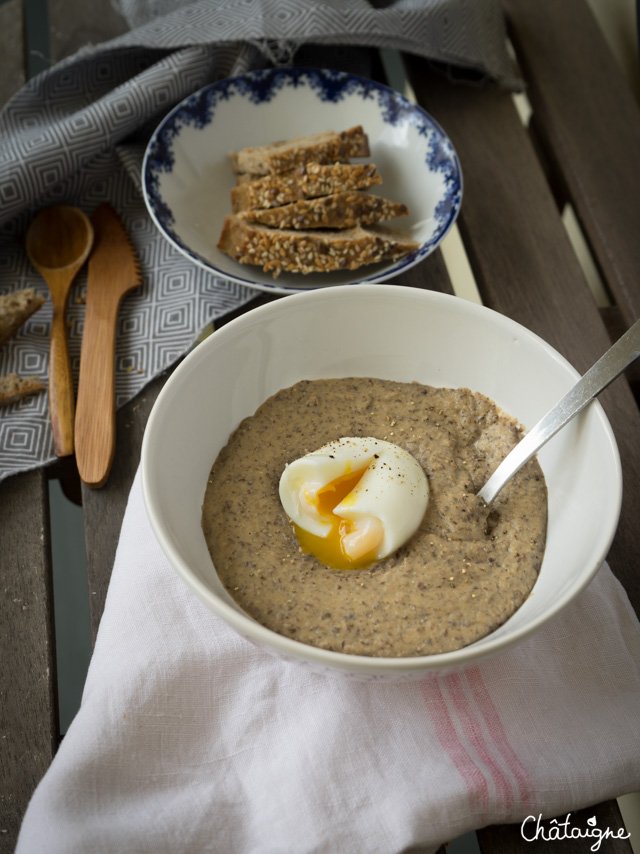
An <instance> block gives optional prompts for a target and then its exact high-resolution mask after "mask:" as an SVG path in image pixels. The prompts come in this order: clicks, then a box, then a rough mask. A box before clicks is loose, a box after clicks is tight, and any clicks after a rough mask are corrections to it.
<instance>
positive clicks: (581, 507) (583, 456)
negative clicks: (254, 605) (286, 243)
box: [141, 285, 621, 679]
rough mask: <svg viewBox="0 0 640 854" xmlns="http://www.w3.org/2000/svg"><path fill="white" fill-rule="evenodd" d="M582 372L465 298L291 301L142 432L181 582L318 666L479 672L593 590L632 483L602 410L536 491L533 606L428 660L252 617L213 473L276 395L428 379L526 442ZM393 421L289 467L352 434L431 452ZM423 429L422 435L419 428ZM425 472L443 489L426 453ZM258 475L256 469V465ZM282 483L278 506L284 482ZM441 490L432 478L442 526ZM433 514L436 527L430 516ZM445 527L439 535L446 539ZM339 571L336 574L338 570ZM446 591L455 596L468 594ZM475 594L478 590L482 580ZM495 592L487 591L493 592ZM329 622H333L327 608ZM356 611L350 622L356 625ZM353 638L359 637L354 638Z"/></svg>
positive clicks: (557, 449)
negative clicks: (473, 402)
mask: <svg viewBox="0 0 640 854" xmlns="http://www.w3.org/2000/svg"><path fill="white" fill-rule="evenodd" d="M576 377H577V374H576V371H575V370H574V369H573V368H572V367H571V366H570V365H569V364H568V363H567V362H566V361H565V360H564V359H563V358H562V357H561V356H560V355H559V354H558V353H557V352H556V351H555V350H553V348H551V347H550V346H549V345H548V344H546V343H545V342H544V341H542V340H541V339H540V338H538V337H537V336H535V335H534V334H532V333H531V332H529V331H528V330H526V329H524V328H523V327H522V326H520V325H518V324H516V323H514V322H513V321H510V320H509V319H507V318H505V317H503V316H501V315H499V314H497V313H495V312H492V311H490V310H488V309H485V308H482V307H480V306H477V305H474V304H472V303H469V302H466V301H464V300H461V299H458V298H455V297H451V296H446V295H442V294H437V293H431V292H427V291H421V290H418V289H414V288H404V287H401V286H390V285H361V286H357V287H349V286H345V287H336V288H329V289H322V290H318V291H313V292H310V293H305V294H300V295H298V294H296V295H292V296H287V297H286V298H284V299H281V300H279V301H278V302H276V303H272V304H270V305H267V306H264V307H262V308H259V309H256V310H254V311H252V312H249V313H248V314H246V315H244V316H242V317H241V318H239V319H237V320H234V321H232V322H231V323H229V324H227V325H226V326H224V327H222V328H221V329H220V330H219V331H217V332H215V333H214V334H213V335H211V336H210V337H209V338H208V339H207V340H206V341H204V342H203V343H202V344H200V345H199V346H198V347H197V348H196V349H195V350H194V351H193V352H192V353H191V354H190V355H189V356H188V357H187V358H186V359H185V360H184V361H183V363H182V364H181V365H180V366H179V367H178V368H177V370H176V371H175V372H174V374H173V375H172V377H171V378H170V379H169V381H168V382H167V384H166V386H165V388H164V389H163V391H162V392H161V394H160V396H159V397H158V400H157V401H156V404H155V406H154V409H153V411H152V413H151V416H150V419H149V423H148V426H147V430H146V433H145V437H144V442H143V452H142V466H141V468H142V484H143V492H144V497H145V503H146V507H147V510H148V513H149V518H150V521H151V524H152V526H153V529H154V531H155V533H156V536H157V537H158V540H159V543H160V545H161V546H162V548H163V550H164V552H165V554H166V556H167V558H168V560H169V562H170V563H171V564H172V566H173V567H174V568H175V570H176V571H177V573H178V574H179V576H180V577H181V578H182V579H183V581H184V582H185V583H186V584H187V585H188V586H189V587H190V588H191V589H192V590H193V591H194V593H195V594H196V595H197V596H198V597H199V598H200V599H201V600H202V601H203V602H205V604H206V605H207V606H208V607H209V608H211V610H212V611H213V612H214V613H215V614H216V615H217V617H219V618H221V619H223V620H225V621H226V622H227V623H228V624H229V625H230V626H231V627H233V628H234V629H235V630H236V631H237V632H238V633H239V634H240V635H242V636H243V637H245V638H247V639H248V640H249V641H251V642H252V643H254V644H256V645H258V646H260V647H261V648H262V649H264V650H265V651H266V652H268V653H271V654H274V655H277V656H279V657H280V658H282V659H285V660H287V661H291V662H294V663H297V664H301V665H303V666H305V667H309V668H312V669H313V670H316V671H319V672H323V673H328V674H331V675H342V676H346V677H348V678H359V679H412V678H421V677H422V676H424V675H426V674H428V673H433V672H446V671H447V670H452V669H457V668H459V667H464V666H467V665H469V664H471V663H473V662H477V661H480V660H482V659H483V658H485V657H487V656H490V655H494V654H497V653H501V652H504V651H506V650H508V649H509V647H510V646H512V645H513V644H516V643H520V642H523V641H524V640H525V639H526V638H527V637H529V636H530V635H531V634H532V633H533V632H535V631H537V630H539V629H540V628H541V627H543V626H544V624H545V623H546V622H547V621H548V620H550V619H551V618H556V617H557V618H558V619H561V612H562V609H563V608H564V607H565V606H566V605H567V604H568V603H569V602H570V601H571V600H572V599H573V598H574V597H575V596H576V595H577V594H578V593H579V592H580V590H582V589H583V588H584V587H585V586H586V585H587V584H588V583H589V581H590V579H591V578H592V577H593V575H594V574H595V572H596V571H597V569H598V567H599V566H600V563H601V562H602V560H603V559H604V557H605V555H606V552H607V550H608V547H609V544H610V542H611V539H612V537H613V534H614V532H615V527H616V524H617V519H618V514H619V509H620V494H621V477H620V464H619V457H618V453H617V448H616V445H615V441H614V439H613V435H612V432H611V429H610V426H609V423H608V421H607V419H606V417H605V415H604V412H603V410H602V408H601V407H600V405H599V404H597V403H595V404H594V405H592V406H590V407H589V408H588V409H587V410H586V411H585V412H584V413H582V414H581V415H580V416H578V418H577V419H575V420H574V422H572V423H571V424H569V425H567V427H566V428H564V430H563V431H561V433H559V434H558V435H557V436H556V437H554V439H553V440H552V441H551V442H549V443H548V445H547V446H545V448H543V449H542V451H541V452H540V454H539V458H538V463H539V466H540V470H541V472H542V475H543V478H544V479H543V480H542V481H538V483H541V484H543V485H544V486H546V490H547V524H546V541H545V545H544V553H543V555H542V562H541V565H540V567H539V571H538V570H537V569H536V570H535V573H536V578H535V583H534V584H533V587H531V588H530V590H529V592H526V593H525V592H524V590H523V591H522V593H521V594H519V595H523V596H524V599H523V601H522V604H521V605H520V607H517V609H516V610H515V612H514V613H513V614H512V616H511V617H509V618H507V619H505V620H504V621H503V622H500V619H501V618H500V617H497V618H495V619H492V621H489V623H488V626H487V628H488V633H487V634H485V635H483V636H482V637H478V638H477V639H475V640H471V639H468V638H465V639H463V641H464V642H465V645H463V646H461V647H459V648H457V649H450V650H448V651H447V650H445V651H435V652H432V653H429V654H426V652H424V653H423V652H421V651H419V650H418V649H417V648H416V649H414V651H413V652H414V653H416V654H412V655H408V654H405V653H404V652H403V653H402V654H399V655H398V654H390V653H389V652H387V651H385V650H384V649H383V648H380V650H379V651H378V653H376V654H373V655H372V654H369V653H368V652H367V651H364V650H357V649H356V648H355V647H353V651H352V652H344V651H339V650H336V649H327V648H323V647H322V646H317V645H314V644H312V643H308V642H303V641H300V640H298V639H296V638H295V637H292V636H285V635H284V634H281V633H280V632H278V631H276V630H274V629H273V628H269V627H267V626H265V625H263V624H261V623H260V622H259V620H258V619H256V618H254V617H253V616H251V615H250V614H248V613H247V612H246V611H245V610H244V608H243V607H242V606H241V605H239V604H238V602H237V601H236V600H235V599H234V598H233V597H232V595H231V593H230V592H229V590H228V588H227V587H225V584H224V583H223V580H222V579H221V575H220V572H219V571H218V567H217V566H216V563H215V560H212V558H211V555H210V552H209V548H208V546H207V540H206V538H205V534H204V532H203V528H202V506H203V502H204V501H205V493H206V491H207V487H208V486H209V484H208V481H209V479H210V472H211V468H212V466H213V464H214V462H215V461H216V459H217V458H218V456H219V454H220V453H221V451H222V450H223V448H225V446H226V445H227V443H228V442H229V439H230V437H231V436H232V434H233V433H234V431H235V430H236V429H237V428H238V427H239V425H240V424H241V423H242V422H243V421H244V420H245V419H247V418H250V417H251V416H253V415H254V414H255V413H256V411H257V410H258V409H259V408H260V407H261V406H262V405H263V404H265V402H266V401H267V400H268V399H269V398H271V397H272V396H274V395H277V394H278V393H279V392H282V391H283V390H286V389H290V388H294V387H295V386H296V385H297V384H299V383H309V382H315V381H320V380H322V381H324V380H336V379H337V380H349V379H351V378H358V379H360V380H366V379H373V380H376V381H377V380H381V381H385V382H391V383H402V384H412V383H417V384H419V385H420V386H428V387H430V388H432V389H436V390H437V389H452V390H454V391H456V393H457V394H459V395H466V394H467V392H466V391H464V390H468V391H469V393H473V394H474V395H480V396H481V397H482V398H483V399H488V400H489V401H491V402H493V403H494V404H495V405H496V407H497V409H498V410H499V411H500V412H502V413H508V415H509V416H510V417H511V418H513V419H514V422H515V424H516V425H518V426H516V427H513V426H512V428H511V429H512V436H511V439H510V441H513V440H514V439H516V438H517V435H516V434H517V430H518V429H519V426H521V427H522V428H523V429H524V430H526V429H529V428H531V427H532V426H533V425H534V424H535V423H536V421H537V420H538V419H539V418H540V416H541V415H543V414H544V413H545V412H546V411H547V410H548V409H549V408H550V407H551V406H552V405H553V404H554V403H555V402H556V401H557V400H558V399H559V398H560V397H561V396H562V394H563V393H564V392H565V391H566V390H567V389H568V388H569V387H570V386H571V385H572V384H573V383H574V382H575V379H576ZM438 393H441V392H438ZM309 408H310V407H309ZM365 408H366V407H365ZM386 415H389V421H386V417H385V416H386ZM426 415H429V413H428V412H426V411H424V410H423V412H422V416H420V417H421V418H423V420H424V422H425V423H426ZM382 417H383V421H384V424H381V423H377V424H376V423H374V422H373V421H371V420H370V418H369V417H367V418H366V420H365V421H364V422H363V423H360V424H359V425H358V424H357V423H354V422H353V421H350V422H349V423H348V424H346V425H345V424H338V423H336V424H335V425H333V426H332V428H331V431H330V433H329V432H327V433H324V434H322V435H320V433H318V434H316V435H314V436H313V437H309V440H308V441H306V440H305V441H304V443H301V444H300V446H295V447H294V446H293V445H291V446H289V447H287V448H286V449H285V450H284V451H281V452H279V453H280V454H281V456H280V459H279V462H278V468H284V467H285V465H286V464H290V463H292V462H293V461H294V460H295V459H296V458H298V457H299V456H300V455H301V454H302V453H307V452H313V451H315V450H317V449H318V448H320V447H321V446H322V445H323V443H325V442H327V441H333V440H335V439H339V438H340V436H345V435H349V433H351V434H353V433H356V435H360V436H366V437H371V436H373V437H374V438H376V437H377V438H380V439H384V438H385V436H386V438H387V440H389V441H393V440H394V438H395V440H396V441H397V442H398V444H402V445H405V446H406V449H407V450H408V451H409V452H410V453H414V454H415V455H416V456H419V452H418V451H416V448H415V446H414V445H412V444H411V443H410V442H408V441H407V440H406V439H405V438H403V439H402V441H400V439H401V437H400V435H399V434H397V435H396V436H395V437H394V436H391V435H390V434H391V432H392V431H394V432H395V427H396V425H392V424H391V421H393V420H394V417H395V416H394V414H393V412H392V411H391V410H390V411H388V412H386V413H383V415H382ZM395 420H396V421H397V419H395ZM408 426H411V425H408ZM413 426H414V432H415V427H416V426H417V425H416V424H413ZM365 427H366V429H365ZM356 428H357V429H356ZM514 429H515V431H516V433H513V430H514ZM345 431H347V432H346V433H345ZM409 432H410V431H409ZM485 444H486V447H488V448H489V449H490V450H491V453H494V451H495V454H496V463H497V461H498V460H497V456H500V454H501V453H502V452H501V451H500V450H498V446H497V444H496V443H495V442H494V441H493V440H492V439H491V438H490V437H489V438H488V440H487V442H486V443H485ZM303 445H304V447H303ZM494 446H495V447H494ZM420 463H421V465H423V467H424V468H425V471H426V473H427V475H428V478H429V479H430V481H433V478H434V473H433V471H432V470H429V463H428V462H427V461H426V457H424V458H423V459H421V460H420ZM491 464H492V463H488V466H489V467H490V465H491ZM280 474H281V472H280V473H279V474H278V477H279V476H280ZM482 476H483V474H482V475H481V474H480V472H477V473H476V474H474V475H473V478H472V483H471V484H470V485H471V486H472V487H473V490H474V491H475V488H476V487H477V488H479V487H480V486H481V484H480V483H479V482H478V481H479V480H481V479H482ZM245 477H246V478H252V477H253V475H252V474H251V473H250V472H249V471H247V473H246V475H245ZM271 484H272V485H271V487H270V488H271V489H272V490H274V494H275V497H276V499H277V497H278V482H277V478H276V479H275V483H274V481H273V480H272V481H271ZM439 489H440V487H437V488H436V483H435V482H434V491H433V494H432V495H431V499H433V502H434V503H433V505H430V508H431V513H432V517H431V519H432V520H433V513H435V512H436V510H437V508H438V506H439V501H440V498H438V491H439ZM440 495H441V493H440ZM467 495H469V496H470V497H471V498H472V497H473V495H472V491H471V490H467ZM471 498H470V499H469V500H471ZM430 508H429V507H428V508H427V511H426V515H425V520H429V519H430V516H429V514H430ZM278 513H282V509H281V508H279V509H278ZM438 522H439V524H442V525H443V526H444V525H445V524H446V523H445V522H443V521H442V522H441V520H440V519H438ZM278 524H279V525H280V529H279V534H281V535H282V536H286V537H288V538H289V540H288V542H289V544H290V546H291V548H292V550H293V551H296V550H297V548H298V545H299V544H297V543H296V539H295V531H294V530H293V529H292V527H291V524H290V520H289V519H288V518H287V517H286V514H283V515H281V516H280V521H279V523H278ZM429 524H431V523H430V522H429ZM265 530H266V529H265ZM443 532H444V528H441V529H440V530H439V532H437V533H438V536H439V537H441V536H442V534H443ZM291 538H293V539H291ZM433 541H434V543H435V542H436V540H435V539H434V540H433ZM445 541H446V534H445ZM434 547H435V546H434ZM403 548H404V547H403ZM261 551H262V546H261V544H260V543H258V542H256V543H255V545H254V547H253V556H252V558H251V560H253V561H254V563H255V564H256V568H259V564H260V554H261ZM400 552H402V549H400ZM400 552H399V554H400ZM396 557H397V556H396ZM394 559H396V558H395V557H392V560H394ZM309 560H310V558H307V557H304V558H303V561H304V562H308V561H309ZM531 565H532V566H534V565H535V559H532V561H531ZM478 571H480V570H478ZM327 572H330V573H332V577H335V575H336V570H334V569H328V570H327ZM338 572H343V573H344V574H349V572H351V571H344V570H342V571H341V570H338ZM356 572H364V573H371V572H373V570H372V569H371V568H365V569H364V570H356ZM452 574H453V576H454V581H453V582H451V583H454V584H456V588H455V590H458V587H459V585H458V584H457V581H458V580H459V578H460V577H464V576H465V575H466V574H468V572H467V573H462V572H461V570H460V576H456V574H454V573H452ZM443 578H445V576H443ZM446 582H449V576H446ZM365 583H366V582H365ZM476 583H477V582H476ZM443 584H444V587H443V591H446V590H451V591H452V592H455V590H454V588H451V587H448V588H447V587H446V584H445V583H444V582H443ZM462 585H464V587H465V588H466V589H469V588H470V587H471V586H472V585H473V582H472V581H470V582H469V584H467V583H466V582H464V581H463V582H462ZM234 586H240V585H234ZM231 592H233V593H237V592H238V591H233V590H232V591H231ZM447 595H449V594H447ZM488 595H489V594H488V592H487V591H486V589H485V592H484V593H482V596H485V597H487V596H488ZM477 596H478V594H477V593H476V597H475V598H477ZM288 598H291V597H288ZM470 598H471V597H470ZM285 604H288V603H285ZM369 604H370V605H371V604H372V603H371V602H369ZM411 604H415V603H409V605H411ZM326 612H330V613H332V614H333V611H331V610H330V609H329V608H327V609H326V610H325V612H323V613H326ZM348 613H351V612H348ZM367 613H369V611H368V612H367ZM343 617H344V619H343V620H342V624H343V625H345V626H346V623H347V622H348V620H347V618H346V615H343ZM326 619H327V620H329V619H330V618H326ZM498 623H500V624H499V625H498ZM334 626H338V623H334V624H333V625H332V628H333V627H334ZM341 631H342V630H341ZM349 633H350V635H351V636H352V639H354V638H355V634H354V631H353V630H352V629H350V630H349V632H347V635H348V634H349ZM347 635H345V634H343V636H342V637H341V639H340V642H341V641H342V639H345V646H346V644H347V642H349V643H350V642H351V641H350V640H349V638H348V637H347ZM466 641H469V642H466ZM389 649H390V648H389Z"/></svg>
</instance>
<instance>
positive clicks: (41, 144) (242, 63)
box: [0, 0, 517, 480]
mask: <svg viewBox="0 0 640 854" xmlns="http://www.w3.org/2000/svg"><path fill="white" fill-rule="evenodd" d="M120 2H121V11H122V14H123V15H124V16H125V18H126V19H127V21H128V23H129V24H130V25H131V26H132V27H135V29H132V30H131V31H130V32H128V33H126V34H125V35H123V36H120V37H118V38H116V39H113V40H112V41H109V42H106V43H103V44H101V45H97V46H91V47H87V48H84V49H83V50H81V51H79V52H78V53H77V54H75V55H74V56H72V57H70V58H68V59H66V60H63V61H62V62H60V63H58V64H57V65H55V66H54V67H53V68H51V69H50V70H49V71H46V72H44V73H43V74H41V75H39V76H38V77H36V78H34V79H33V80H32V81H30V82H29V83H28V84H27V85H26V86H25V87H24V88H23V89H22V90H20V91H19V92H18V93H17V94H16V95H15V96H14V97H13V98H12V99H11V100H10V101H9V103H8V104H7V105H6V107H5V108H4V109H3V111H2V112H1V113H0V294H7V293H10V292H12V291H14V290H17V289H19V288H26V287H35V288H36V290H37V291H39V292H40V293H42V294H43V295H46V294H47V288H46V285H45V284H44V282H43V281H42V280H41V279H40V277H39V276H38V274H37V273H36V272H35V270H34V269H33V268H32V267H31V265H30V263H29V262H28V260H27V258H26V255H25V253H24V249H23V246H24V236H25V232H26V228H27V225H28V223H29V221H30V219H31V217H32V216H33V215H34V214H35V212H36V211H37V210H39V209H40V208H43V207H46V206H49V205H54V204H73V205H77V206H78V207H80V208H82V209H83V210H84V211H85V212H86V213H87V214H89V215H91V214H92V213H93V211H94V210H95V208H96V207H98V205H100V204H101V203H103V202H109V203H110V204H111V205H112V206H113V207H114V208H115V209H116V211H117V212H118V213H119V215H120V216H121V218H122V220H123V222H124V223H125V225H126V227H127V229H128V231H129V233H130V235H131V237H132V240H133V242H134V245H135V247H136V250H137V252H138V255H139V258H140V261H141V266H142V271H143V285H142V287H141V288H138V289H137V290H136V291H134V292H132V293H131V295H129V296H127V298H126V299H125V301H124V302H123V305H122V308H121V311H120V315H119V329H118V344H117V353H116V367H117V373H116V398H117V400H116V403H117V405H118V406H120V405H122V404H124V403H126V402H127V401H128V400H130V399H131V398H132V397H134V396H135V395H136V394H137V393H138V392H139V391H140V390H141V389H142V388H143V387H144V386H145V385H146V384H147V383H148V382H149V381H150V380H151V379H153V377H155V376H157V375H158V374H159V373H160V372H162V371H163V370H165V369H167V368H169V367H170V366H171V365H172V364H173V363H175V361H176V360H177V359H179V358H180V357H181V356H182V355H183V354H184V353H185V352H186V351H187V350H188V349H189V348H190V347H191V346H192V345H193V343H194V341H195V340H196V339H197V337H198V335H199V333H200V332H201V330H202V329H203V328H204V327H205V326H206V325H207V324H208V323H210V322H211V321H212V320H215V318H216V317H219V316H221V315H222V314H224V313H225V312H227V311H229V310H231V309H232V308H235V307H238V306H240V305H242V304H244V303H245V302H247V301H248V300H249V299H250V298H251V296H253V295H254V294H255V292H254V291H251V290H250V289H247V288H244V287H242V286H240V285H237V284H235V283H233V282H230V281H228V280H226V279H222V278H219V277H216V276H214V275H212V274H210V273H208V272H206V271H204V270H202V269H200V268H197V267H196V266H195V265H193V264H192V263H191V262H189V261H187V260H186V259H185V258H184V257H183V256H182V255H181V254H180V253H178V252H177V251H176V250H174V249H173V248H172V247H171V246H169V245H168V244H167V243H166V242H165V241H164V239H163V238H161V237H160V235H159V234H158V232H157V231H156V229H155V227H154V225H153V223H152V222H151V220H150V218H149V216H148V215H147V212H146V208H145V205H144V201H143V198H142V195H141V191H140V168H141V164H142V156H143V153H144V149H145V143H146V140H147V138H148V136H149V135H150V133H151V131H152V129H153V128H154V127H155V125H156V124H157V123H159V121H160V120H161V119H162V117H163V116H164V115H165V114H166V113H167V112H169V110H170V109H172V107H173V106H174V105H175V104H176V103H179V102H180V101H181V100H182V99H183V98H185V97H186V96H187V95H189V94H191V93H192V92H194V91H195V90H197V89H199V88H200V87H202V86H205V85H207V84H208V83H211V82H213V81H215V80H220V79H222V78H224V77H227V76H230V75H234V74H239V73H242V72H244V71H247V70H250V69H252V68H259V67H264V66H266V65H268V64H271V63H275V64H286V63H291V62H292V61H293V60H294V58H295V54H296V50H297V48H298V47H299V46H300V45H301V44H303V43H310V42H312V43H314V44H315V45H320V46H324V47H323V48H322V49H323V50H324V49H326V50H327V51H328V50H330V46H332V45H334V46H335V45H338V46H340V45H363V46H374V47H383V48H391V49H398V50H404V51H408V52H411V53H415V54H419V55H422V56H424V57H427V58H430V59H434V60H438V61H441V62H446V63H449V64H454V65H459V66H462V67H465V68H471V69H474V70H476V71H479V72H480V73H482V74H484V75H486V76H488V77H490V78H493V79H495V80H496V81H498V82H499V83H500V84H501V85H504V86H507V87H513V86H516V85H517V80H516V78H515V77H514V75H513V69H512V66H511V63H510V60H509V57H508V54H507V51H506V47H505V32H504V22H503V19H502V14H501V10H500V3H499V2H498V0H481V2H480V0H477V2H475V3H465V2H461V0H395V2H393V0H392V2H390V3H389V2H384V0H378V2H375V0H374V1H373V2H371V3H369V2H367V0H324V2H322V3H319V2H317V0H241V2H240V0H217V2H216V0H199V1H198V2H195V3H185V2H182V3H181V2H180V0H120ZM343 50H344V49H343ZM85 288H86V273H85V272H84V271H83V272H81V274H80V275H79V277H78V279H77V280H76V284H75V285H74V289H73V291H72V293H71V297H70V300H69V310H68V324H69V338H70V353H71V360H72V366H73V370H74V375H75V378H76V381H77V376H78V368H79V357H80V343H81V336H82V324H83V317H84V305H83V293H84V290H85ZM50 321H51V306H50V303H46V304H45V305H44V306H43V308H42V309H40V310H39V311H38V312H36V314H34V315H33V317H32V318H31V319H30V320H29V321H28V322H27V323H26V324H25V325H24V326H23V327H22V329H21V330H20V332H19V333H18V334H17V335H16V336H15V337H14V338H13V339H12V340H11V341H10V342H8V343H7V344H5V345H4V346H3V347H2V348H0V376H2V375H5V374H8V373H12V372H16V373H18V374H20V375H22V376H30V375H37V376H39V377H40V378H41V379H42V380H43V381H45V383H46V381H47V376H48V351H49V328H50ZM54 459H55V453H54V448H53V439H52V435H51V429H50V426H49V410H48V400H47V395H46V394H44V393H42V394H39V395H35V396H33V397H30V398H26V399H25V400H23V401H20V402H19V403H16V404H13V405H11V406H8V407H2V408H0V480H2V479H3V478H5V477H7V476H8V475H10V474H13V473H16V472H19V471H26V470H28V469H32V468H36V467H38V466H40V465H43V464H46V463H49V462H52V461H53V460H54Z"/></svg>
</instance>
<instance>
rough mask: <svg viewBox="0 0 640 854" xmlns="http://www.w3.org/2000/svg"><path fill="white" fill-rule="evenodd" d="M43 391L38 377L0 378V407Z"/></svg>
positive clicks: (12, 375) (9, 375) (16, 375)
mask: <svg viewBox="0 0 640 854" xmlns="http://www.w3.org/2000/svg"><path fill="white" fill-rule="evenodd" d="M43 390H44V383H43V382H42V380H40V379H39V378H38V377H19V376H18V374H7V375H6V376H4V377H0V406H8V405H9V404H10V403H16V402H17V401H18V400H21V399H22V398H23V397H27V396H28V395H30V394H36V393H37V392H40V391H43Z"/></svg>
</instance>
